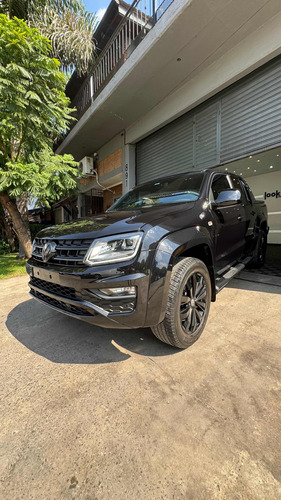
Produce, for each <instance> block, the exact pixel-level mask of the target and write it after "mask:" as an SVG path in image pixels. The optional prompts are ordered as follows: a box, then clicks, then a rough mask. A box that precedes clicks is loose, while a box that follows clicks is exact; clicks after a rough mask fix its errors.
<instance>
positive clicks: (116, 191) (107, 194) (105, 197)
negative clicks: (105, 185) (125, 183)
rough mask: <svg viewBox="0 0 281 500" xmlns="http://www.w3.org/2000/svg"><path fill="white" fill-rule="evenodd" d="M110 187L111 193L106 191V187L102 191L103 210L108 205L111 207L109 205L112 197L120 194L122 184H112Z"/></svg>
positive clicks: (117, 196) (111, 202)
mask: <svg viewBox="0 0 281 500" xmlns="http://www.w3.org/2000/svg"><path fill="white" fill-rule="evenodd" d="M110 189H111V191H113V193H112V192H111V191H108V189H106V190H105V191H104V192H103V207H104V210H107V209H108V208H109V207H111V205H112V204H113V200H114V198H119V196H121V194H122V184H118V185H117V186H114V187H112V188H110Z"/></svg>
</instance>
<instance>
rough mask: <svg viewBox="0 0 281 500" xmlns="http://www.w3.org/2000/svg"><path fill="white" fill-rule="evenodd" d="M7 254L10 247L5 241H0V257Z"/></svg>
mask: <svg viewBox="0 0 281 500" xmlns="http://www.w3.org/2000/svg"><path fill="white" fill-rule="evenodd" d="M9 252H10V247H9V245H8V243H7V241H5V240H2V241H0V255H5V254H6V253H9Z"/></svg>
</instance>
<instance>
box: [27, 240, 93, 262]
mask: <svg viewBox="0 0 281 500" xmlns="http://www.w3.org/2000/svg"><path fill="white" fill-rule="evenodd" d="M92 241H93V240H90V239H87V240H86V239H80V240H78V239H77V240H76V239H73V240H72V239H70V240H59V239H56V238H55V239H53V238H35V244H34V247H33V251H32V257H33V258H34V259H36V260H39V261H40V262H43V258H42V250H43V246H44V245H45V243H50V242H54V243H55V244H56V254H55V255H54V256H52V257H51V258H50V259H49V260H48V262H50V263H53V264H60V265H65V266H81V265H84V264H83V259H84V257H85V255H86V253H87V250H88V248H89V246H90V244H91V243H92Z"/></svg>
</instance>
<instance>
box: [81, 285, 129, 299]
mask: <svg viewBox="0 0 281 500" xmlns="http://www.w3.org/2000/svg"><path fill="white" fill-rule="evenodd" d="M109 288H114V287H109ZM85 290H87V292H89V293H90V294H91V295H94V296H96V297H98V298H99V299H105V300H116V301H117V300H122V299H134V300H135V299H136V298H137V295H136V294H135V293H134V295H106V293H103V292H101V291H100V289H98V288H97V289H91V288H85Z"/></svg>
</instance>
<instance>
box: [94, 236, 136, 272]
mask: <svg viewBox="0 0 281 500" xmlns="http://www.w3.org/2000/svg"><path fill="white" fill-rule="evenodd" d="M141 239H142V235H141V234H140V233H127V234H120V235H118V236H108V237H106V238H98V239H96V240H95V241H93V243H92V244H91V246H90V248H89V250H88V252H87V253H86V255H85V258H84V263H85V264H88V266H94V265H98V264H112V263H114V262H123V261H124V260H130V259H132V258H133V257H135V256H136V255H137V252H138V249H139V247H140V243H141Z"/></svg>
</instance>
